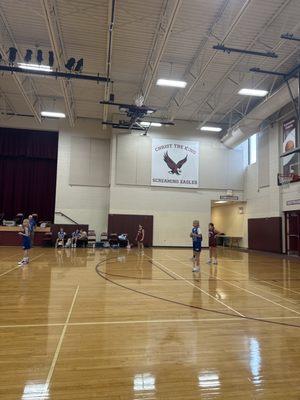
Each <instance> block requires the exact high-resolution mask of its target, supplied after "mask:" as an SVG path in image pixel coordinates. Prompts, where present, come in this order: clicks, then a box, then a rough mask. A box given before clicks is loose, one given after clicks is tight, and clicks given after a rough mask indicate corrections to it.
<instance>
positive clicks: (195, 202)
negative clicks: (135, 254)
mask: <svg viewBox="0 0 300 400" xmlns="http://www.w3.org/2000/svg"><path fill="white" fill-rule="evenodd" d="M196 126H197V125H196V124H194V123H188V122H184V123H183V122H179V123H177V124H176V127H173V128H168V129H153V130H152V131H151V132H150V135H151V137H162V138H167V137H172V138H176V137H181V138H185V139H187V140H197V141H199V144H200V149H202V152H200V157H201V154H202V155H203V154H204V155H205V162H204V160H203V159H202V160H200V169H201V168H202V171H201V172H200V186H202V185H204V187H205V188H203V189H175V188H160V187H151V186H148V185H144V186H141V185H120V184H117V183H116V180H115V176H116V174H115V171H116V166H117V164H118V163H117V134H114V135H113V139H112V157H111V159H112V166H111V178H112V179H111V190H110V207H109V211H110V213H112V214H118V213H120V214H147V215H149V214H150V215H153V216H154V235H153V244H154V245H155V246H164V245H167V246H190V244H191V239H190V238H189V233H190V230H191V226H192V221H193V220H194V219H199V220H200V225H201V227H202V229H203V233H204V241H203V245H204V246H207V244H208V239H207V227H208V224H209V222H210V219H211V200H218V199H219V198H220V195H222V194H226V189H232V185H233V186H236V187H239V189H240V190H236V191H235V194H237V195H239V197H240V199H241V200H242V199H243V190H242V189H243V178H244V164H243V165H241V163H240V164H237V165H236V167H235V172H234V173H232V169H231V168H229V164H228V157H227V156H228V154H232V156H233V157H234V155H235V154H239V153H241V154H242V155H243V154H244V148H243V146H242V147H241V148H239V149H236V150H234V151H232V150H228V149H227V148H226V147H224V146H223V145H222V144H221V143H220V140H219V137H218V136H217V135H211V134H210V135H209V134H208V135H207V134H201V133H200V131H198V130H197V129H196ZM123 135H124V133H123ZM133 135H135V140H136V141H140V140H144V138H143V137H140V136H139V135H138V134H133ZM133 141H134V139H133V136H130V142H131V143H132V142H133ZM123 142H124V140H123V141H122V143H123ZM134 147H136V146H134ZM203 157H204V156H203ZM220 158H221V160H223V163H222V162H220ZM242 160H243V158H242ZM245 161H246V160H245V159H244V161H243V163H244V162H245ZM216 165H217V168H216ZM131 173H133V174H135V171H131ZM201 176H204V178H205V184H203V181H202V183H201ZM230 179H231V181H230Z"/></svg>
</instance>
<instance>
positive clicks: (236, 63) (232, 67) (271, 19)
mask: <svg viewBox="0 0 300 400" xmlns="http://www.w3.org/2000/svg"><path fill="white" fill-rule="evenodd" d="M291 1H292V0H286V1H285V2H284V3H283V4H282V5H281V7H280V8H279V9H278V10H277V12H276V13H275V14H274V15H273V16H272V18H270V20H268V23H267V24H266V25H265V26H264V29H262V30H261V31H260V32H259V33H258V34H257V35H256V36H255V38H254V39H253V40H252V42H251V43H250V45H249V46H248V48H249V47H251V46H253V44H254V43H255V42H256V41H257V40H258V39H259V38H260V37H261V36H262V35H263V34H264V33H265V32H266V30H267V29H268V28H269V27H272V25H273V23H274V21H275V20H276V19H277V18H278V17H279V15H280V14H281V13H282V11H283V10H284V9H285V8H286V7H287V6H288V5H289V4H290V3H291ZM299 27H300V23H299V22H298V23H297V24H296V26H295V27H294V29H293V30H297V29H298V28H299ZM284 44H285V41H284V39H281V40H279V41H278V43H277V44H276V46H275V47H274V49H273V50H274V51H277V50H278V49H280V47H281V46H283V45H284ZM290 56H291V54H289V55H288V56H287V57H286V58H285V59H284V60H285V61H286V59H288V58H289V57H290ZM244 57H245V56H241V57H239V58H238V59H237V60H236V61H235V62H234V63H233V64H232V66H231V67H230V69H229V70H228V71H227V73H226V74H225V75H224V76H223V78H222V79H221V80H220V81H219V82H218V84H217V86H216V87H215V88H214V89H213V90H212V91H211V92H210V93H209V94H208V95H207V96H206V98H205V99H204V100H208V99H209V98H210V96H211V95H212V94H213V93H214V92H215V91H216V90H217V89H218V87H219V86H220V85H221V84H222V83H224V81H225V80H226V79H227V78H228V76H229V75H230V74H231V73H232V72H233V70H234V69H235V67H236V66H237V65H238V63H239V62H241V60H242V59H243V58H244ZM281 65H284V63H283V62H282V61H281V62H280V63H279V64H278V66H281ZM261 82H262V81H260V83H261ZM257 86H258V84H257V85H256V86H255V87H257ZM204 100H203V101H204ZM220 103H221V102H220ZM240 103H241V102H240V101H238V102H237V103H236V105H235V106H234V108H237V107H238V105H239V104H240ZM202 105H203V102H202V104H201V105H200V107H199V108H198V109H197V110H196V111H194V113H193V115H194V114H195V113H196V112H198V110H199V109H200V108H201V107H202ZM220 106H221V105H219V106H217V107H216V109H215V111H214V112H212V113H211V114H210V115H209V116H208V118H207V119H206V120H205V121H203V123H202V124H203V125H204V124H205V123H207V122H209V120H210V119H211V118H212V117H213V116H214V114H215V112H216V111H219V109H220ZM228 113H229V112H227V113H226V114H225V116H226V115H227V114H228ZM202 124H201V126H203V125H202Z"/></svg>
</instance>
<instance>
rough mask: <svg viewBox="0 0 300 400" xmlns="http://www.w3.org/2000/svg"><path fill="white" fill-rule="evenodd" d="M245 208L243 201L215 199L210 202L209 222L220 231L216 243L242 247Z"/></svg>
mask: <svg viewBox="0 0 300 400" xmlns="http://www.w3.org/2000/svg"><path fill="white" fill-rule="evenodd" d="M245 208H246V203H245V202H243V201H225V200H216V201H212V203H211V222H212V223H213V224H214V225H215V229H216V230H217V231H219V232H220V235H219V237H218V245H219V246H224V247H244V246H245V243H244V240H245V237H244V236H245V216H244V213H245Z"/></svg>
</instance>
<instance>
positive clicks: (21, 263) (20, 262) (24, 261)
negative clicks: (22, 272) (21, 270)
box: [18, 260, 29, 267]
mask: <svg viewBox="0 0 300 400" xmlns="http://www.w3.org/2000/svg"><path fill="white" fill-rule="evenodd" d="M28 262H29V261H27V260H22V261H19V262H18V265H19V267H22V266H23V265H27V264H28Z"/></svg>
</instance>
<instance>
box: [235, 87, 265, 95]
mask: <svg viewBox="0 0 300 400" xmlns="http://www.w3.org/2000/svg"><path fill="white" fill-rule="evenodd" d="M239 94H242V95H243V96H256V97H265V96H266V95H267V94H268V91H267V90H260V89H247V88H244V89H241V90H240V91H239Z"/></svg>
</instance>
